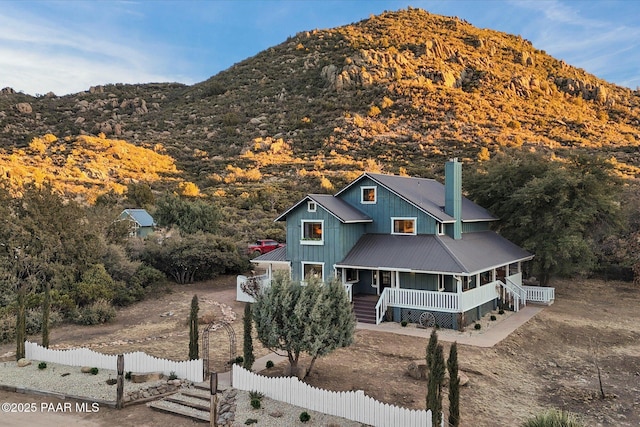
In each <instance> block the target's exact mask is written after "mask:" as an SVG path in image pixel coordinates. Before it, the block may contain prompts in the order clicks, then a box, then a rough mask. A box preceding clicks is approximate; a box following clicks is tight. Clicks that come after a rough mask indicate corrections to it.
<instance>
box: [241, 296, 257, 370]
mask: <svg viewBox="0 0 640 427" xmlns="http://www.w3.org/2000/svg"><path fill="white" fill-rule="evenodd" d="M242 320H243V321H244V342H243V353H244V360H243V361H242V367H243V368H245V369H247V370H249V371H250V370H251V367H252V366H253V362H254V361H255V360H256V357H255V355H254V354H253V338H252V337H251V331H252V330H253V317H252V315H251V304H249V303H246V304H245V306H244V317H243V318H242Z"/></svg>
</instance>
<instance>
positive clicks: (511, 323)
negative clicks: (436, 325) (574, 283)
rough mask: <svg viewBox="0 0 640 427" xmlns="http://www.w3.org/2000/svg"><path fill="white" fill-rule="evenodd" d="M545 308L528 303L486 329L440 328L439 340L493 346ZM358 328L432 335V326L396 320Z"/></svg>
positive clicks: (477, 345) (420, 335) (419, 335)
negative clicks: (424, 326) (403, 325)
mask: <svg viewBox="0 0 640 427" xmlns="http://www.w3.org/2000/svg"><path fill="white" fill-rule="evenodd" d="M543 308H544V307H541V306H535V305H527V306H526V307H524V308H522V309H520V311H518V312H517V313H513V314H511V315H510V316H509V317H507V318H506V319H502V320H498V321H497V322H496V323H495V324H492V325H491V327H490V328H487V329H486V330H479V331H477V330H475V329H473V328H471V327H467V331H465V332H459V331H454V330H451V329H438V340H441V341H447V342H454V341H457V342H458V344H464V345H471V346H475V347H493V346H494V345H496V344H498V343H499V342H500V341H502V340H503V339H505V338H506V337H508V336H509V335H510V334H511V333H513V332H514V331H515V330H516V329H518V328H519V327H520V326H522V325H524V324H525V323H526V322H527V321H529V319H531V318H533V317H534V316H535V315H536V314H538V313H539V312H540V311H542V309H543ZM356 329H364V330H369V331H379V332H390V333H394V334H400V335H410V336H414V337H423V338H427V339H428V338H429V336H430V335H431V328H425V329H423V328H416V327H415V326H414V325H411V326H407V327H402V326H401V325H400V324H399V323H396V322H383V323H381V324H379V325H372V324H369V323H358V325H357V326H356Z"/></svg>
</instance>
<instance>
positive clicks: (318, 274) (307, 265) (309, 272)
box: [302, 261, 324, 280]
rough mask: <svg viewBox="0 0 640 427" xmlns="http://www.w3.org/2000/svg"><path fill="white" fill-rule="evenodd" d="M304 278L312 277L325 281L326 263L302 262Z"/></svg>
mask: <svg viewBox="0 0 640 427" xmlns="http://www.w3.org/2000/svg"><path fill="white" fill-rule="evenodd" d="M302 277H303V278H304V280H308V279H309V278H310V277H313V278H317V279H320V280H324V263H321V262H305V261H302Z"/></svg>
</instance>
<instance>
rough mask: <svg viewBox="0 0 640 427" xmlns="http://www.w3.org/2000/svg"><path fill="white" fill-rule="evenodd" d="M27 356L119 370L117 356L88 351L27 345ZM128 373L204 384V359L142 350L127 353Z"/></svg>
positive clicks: (74, 364)
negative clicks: (159, 374)
mask: <svg viewBox="0 0 640 427" xmlns="http://www.w3.org/2000/svg"><path fill="white" fill-rule="evenodd" d="M24 347H25V357H26V358H27V359H30V360H38V361H42V362H51V363H58V364H60V365H68V366H90V367H96V368H101V369H112V370H114V371H115V370H117V363H118V356H116V355H111V354H102V353H98V352H95V351H93V350H90V349H88V348H74V349H70V350H52V349H48V348H44V347H42V346H40V345H38V344H36V343H32V342H29V341H25V342H24ZM124 370H125V372H128V371H131V372H139V373H144V372H162V373H163V374H164V375H167V376H169V375H171V373H172V372H173V373H175V374H176V375H177V376H178V378H184V379H187V380H189V381H193V382H198V383H199V382H202V381H204V374H203V369H202V359H196V360H188V361H182V362H175V361H173V360H167V359H160V358H157V357H153V356H149V355H148V354H146V353H143V352H141V351H136V352H134V353H124Z"/></svg>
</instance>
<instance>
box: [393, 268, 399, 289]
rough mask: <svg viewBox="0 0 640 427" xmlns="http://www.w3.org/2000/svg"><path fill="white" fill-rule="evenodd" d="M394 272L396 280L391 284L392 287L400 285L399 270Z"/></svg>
mask: <svg viewBox="0 0 640 427" xmlns="http://www.w3.org/2000/svg"><path fill="white" fill-rule="evenodd" d="M395 273H396V280H395V283H394V284H393V285H394V286H393V287H394V288H399V287H400V271H399V270H396V271H395Z"/></svg>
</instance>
